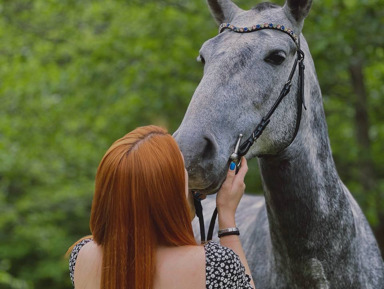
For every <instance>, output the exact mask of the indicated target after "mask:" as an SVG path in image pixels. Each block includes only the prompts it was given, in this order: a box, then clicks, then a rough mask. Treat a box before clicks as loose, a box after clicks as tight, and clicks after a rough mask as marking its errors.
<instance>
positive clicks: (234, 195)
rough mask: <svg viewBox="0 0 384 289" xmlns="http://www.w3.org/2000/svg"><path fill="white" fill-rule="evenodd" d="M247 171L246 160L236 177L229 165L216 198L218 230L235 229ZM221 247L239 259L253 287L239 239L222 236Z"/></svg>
mask: <svg viewBox="0 0 384 289" xmlns="http://www.w3.org/2000/svg"><path fill="white" fill-rule="evenodd" d="M247 171H248V166H247V160H246V159H245V158H244V157H243V158H242V160H241V168H240V170H239V172H238V174H237V175H236V173H235V172H236V166H234V163H233V164H232V163H231V166H230V168H229V170H228V174H227V178H226V180H225V181H224V183H223V185H222V186H221V188H220V190H219V192H218V193H217V197H216V206H217V212H218V220H219V230H223V229H227V228H234V227H236V220H235V213H236V210H237V207H238V205H239V203H240V200H241V197H242V196H243V194H244V190H245V184H244V177H245V175H246V173H247ZM220 243H221V245H222V246H225V247H228V248H230V249H232V250H233V251H234V252H235V253H236V254H237V255H238V256H239V258H240V261H241V263H242V264H243V265H244V267H245V273H246V274H248V275H249V276H250V277H251V284H252V287H253V288H255V285H254V283H253V280H252V275H251V271H250V269H249V266H248V262H247V259H246V257H245V254H244V250H243V247H242V245H241V242H240V238H239V236H237V235H229V236H223V237H221V238H220Z"/></svg>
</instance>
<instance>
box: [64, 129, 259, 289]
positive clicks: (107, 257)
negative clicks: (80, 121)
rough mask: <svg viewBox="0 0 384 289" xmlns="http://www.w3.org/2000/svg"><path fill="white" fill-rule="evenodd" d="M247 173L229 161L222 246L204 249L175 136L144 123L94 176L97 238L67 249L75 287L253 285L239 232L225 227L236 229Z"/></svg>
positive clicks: (221, 208) (221, 202)
mask: <svg viewBox="0 0 384 289" xmlns="http://www.w3.org/2000/svg"><path fill="white" fill-rule="evenodd" d="M247 169H248V168H247V163H246V160H245V159H243V160H242V168H241V169H240V171H239V173H238V174H237V175H235V168H234V164H233V163H232V164H231V168H230V170H229V172H228V175H227V178H226V180H225V182H224V183H223V185H222V188H221V189H220V191H219V192H218V194H217V199H216V202H217V208H218V221H219V228H220V230H224V231H221V232H222V233H221V234H222V235H223V236H221V239H220V243H221V245H219V244H217V243H214V242H210V243H208V244H205V245H204V246H201V245H197V243H196V241H195V239H194V236H193V231H192V226H191V220H192V219H193V217H194V207H193V200H192V196H191V194H190V193H189V192H188V174H187V171H186V170H185V168H184V160H183V157H182V154H181V152H180V150H179V148H178V146H177V144H176V142H175V140H174V139H173V138H172V136H171V135H170V134H168V133H167V132H166V131H165V130H163V129H161V128H159V127H156V126H146V127H139V128H137V129H135V130H134V131H132V132H130V133H128V134H127V135H125V136H124V137H123V138H121V139H119V140H117V141H116V142H115V143H114V144H113V145H112V146H111V147H110V148H109V149H108V151H107V152H106V154H105V155H104V157H103V159H102V160H101V162H100V165H99V168H98V171H97V174H96V184H95V194H94V198H93V203H92V211H91V220H90V228H91V232H92V236H88V237H85V238H83V239H81V240H80V241H78V242H77V243H76V244H75V245H74V246H72V247H71V248H70V249H69V250H68V252H72V253H71V256H70V271H71V279H72V281H73V282H74V286H75V288H76V289H86V288H92V289H96V288H101V289H126V288H135V289H148V288H154V289H163V288H167V289H173V288H186V289H188V288H194V289H196V288H197V289H198V288H201V289H203V288H253V282H252V280H251V278H250V270H249V268H248V264H247V261H246V258H245V256H244V252H243V249H242V247H241V243H240V240H239V237H238V233H237V232H236V230H235V229H234V232H231V229H229V230H225V229H227V228H235V227H236V223H235V212H236V209H237V206H238V204H239V202H240V199H241V196H242V195H243V192H244V189H245V185H244V176H245V174H246V172H247ZM227 231H230V232H227ZM223 232H224V233H223ZM236 234H237V235H236ZM229 248H230V249H229ZM215 284H216V285H215ZM251 284H252V285H251ZM215 286H216V287H215ZM217 286H218V287H217Z"/></svg>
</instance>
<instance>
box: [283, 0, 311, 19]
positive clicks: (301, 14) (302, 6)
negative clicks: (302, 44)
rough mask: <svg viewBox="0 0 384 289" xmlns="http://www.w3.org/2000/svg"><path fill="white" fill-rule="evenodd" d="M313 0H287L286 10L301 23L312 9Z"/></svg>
mask: <svg viewBox="0 0 384 289" xmlns="http://www.w3.org/2000/svg"><path fill="white" fill-rule="evenodd" d="M311 5H312V0H287V1H286V2H285V5H284V10H285V11H286V13H287V14H288V15H291V16H292V17H293V18H294V19H295V20H296V21H297V22H298V23H301V22H302V21H303V20H304V18H305V17H307V15H308V13H309V10H310V9H311Z"/></svg>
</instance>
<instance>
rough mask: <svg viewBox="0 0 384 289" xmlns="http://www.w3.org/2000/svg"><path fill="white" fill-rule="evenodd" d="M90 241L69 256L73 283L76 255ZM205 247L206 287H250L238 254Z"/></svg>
mask: <svg viewBox="0 0 384 289" xmlns="http://www.w3.org/2000/svg"><path fill="white" fill-rule="evenodd" d="M90 241H92V239H84V240H82V241H81V242H80V243H78V244H76V246H75V247H74V248H73V250H72V253H71V256H70V258H69V274H70V277H71V281H72V285H74V279H73V278H74V272H75V266H76V260H77V256H78V255H79V252H80V250H81V248H82V247H83V246H84V245H85V244H87V243H88V242H90ZM204 248H205V273H206V288H207V289H216V288H222V289H224V288H225V289H241V288H245V289H251V288H252V286H251V284H250V281H251V278H250V277H249V276H248V275H247V274H245V268H244V266H243V264H241V262H240V259H239V256H237V255H236V253H235V252H233V251H232V250H231V249H229V248H226V247H223V246H221V245H220V244H218V243H215V242H209V243H207V244H205V245H204Z"/></svg>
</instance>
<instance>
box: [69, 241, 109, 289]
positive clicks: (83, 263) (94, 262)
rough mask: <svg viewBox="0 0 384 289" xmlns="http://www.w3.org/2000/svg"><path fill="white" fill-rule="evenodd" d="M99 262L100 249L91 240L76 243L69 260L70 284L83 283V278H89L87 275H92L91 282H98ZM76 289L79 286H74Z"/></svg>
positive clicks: (100, 257) (100, 256)
mask: <svg viewBox="0 0 384 289" xmlns="http://www.w3.org/2000/svg"><path fill="white" fill-rule="evenodd" d="M101 262H102V250H101V247H100V246H98V245H97V244H96V243H95V242H94V241H93V239H92V238H87V239H83V240H81V241H80V242H78V243H77V244H76V245H75V246H74V247H73V249H72V252H71V255H70V258H69V271H70V276H71V280H72V284H73V285H75V284H79V283H83V282H82V280H83V279H84V277H85V276H88V277H89V274H93V275H94V276H93V280H95V281H97V280H99V279H100V278H99V277H100V276H99V275H100V272H99V271H100V270H99V269H100V266H101ZM75 272H76V274H75ZM76 288H81V286H76ZM84 288H86V287H84Z"/></svg>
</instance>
